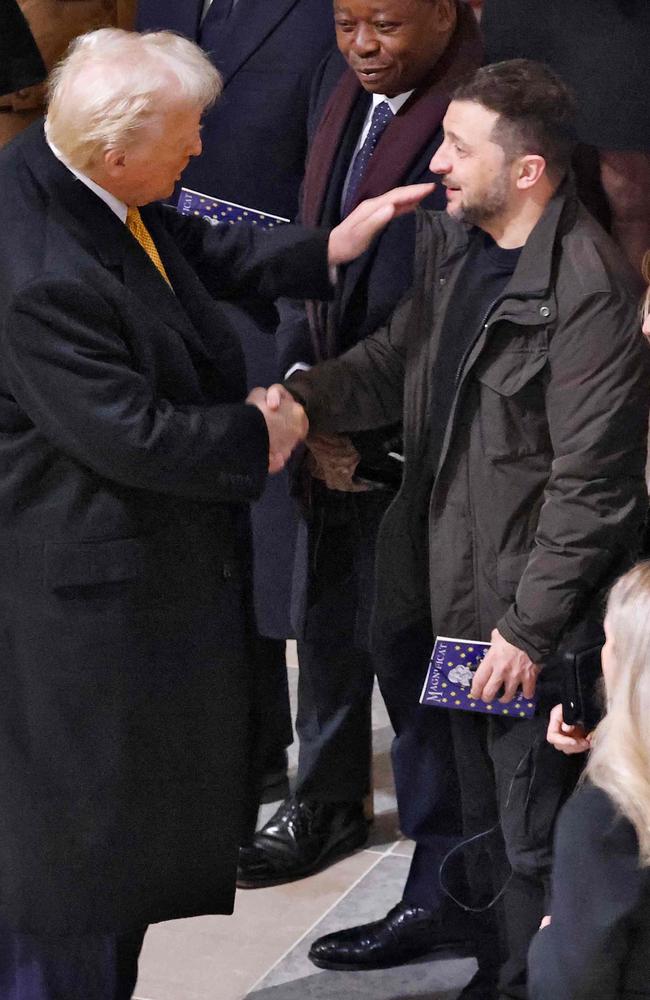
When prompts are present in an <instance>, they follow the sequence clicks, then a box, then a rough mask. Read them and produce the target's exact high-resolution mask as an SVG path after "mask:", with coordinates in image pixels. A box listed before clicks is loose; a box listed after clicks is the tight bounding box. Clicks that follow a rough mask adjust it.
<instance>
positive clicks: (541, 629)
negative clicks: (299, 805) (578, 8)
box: [288, 60, 648, 1000]
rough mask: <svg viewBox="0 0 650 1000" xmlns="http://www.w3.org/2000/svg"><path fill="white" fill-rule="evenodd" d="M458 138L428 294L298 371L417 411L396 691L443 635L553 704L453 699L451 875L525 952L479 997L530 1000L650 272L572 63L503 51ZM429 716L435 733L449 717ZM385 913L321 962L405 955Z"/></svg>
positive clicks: (400, 560) (622, 502) (367, 421)
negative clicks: (564, 743) (589, 124)
mask: <svg viewBox="0 0 650 1000" xmlns="http://www.w3.org/2000/svg"><path fill="white" fill-rule="evenodd" d="M444 130H445V139H444V142H443V144H442V146H441V147H440V149H439V150H438V151H437V153H436V154H435V155H434V157H433V159H432V161H431V170H432V172H434V173H437V174H440V175H441V176H442V178H443V183H444V185H445V187H446V189H447V209H446V212H442V213H435V212H429V211H422V212H419V218H418V235H417V243H416V252H415V278H414V284H413V286H412V290H411V294H410V296H409V297H408V298H407V299H405V300H404V301H403V302H402V304H401V305H400V306H399V307H398V309H397V310H396V311H395V312H394V314H393V316H392V317H391V319H390V320H389V322H388V324H387V325H386V326H385V327H383V328H382V329H380V330H379V331H378V332H376V333H375V334H373V335H372V336H370V337H367V338H366V339H365V340H363V341H362V342H360V343H359V344H357V345H356V346H355V347H353V348H352V349H351V350H350V351H348V352H347V353H346V354H344V355H342V356H341V357H340V358H338V359H336V360H332V361H327V362H325V363H324V364H323V365H320V366H317V367H315V368H313V369H312V370H311V371H309V372H301V373H296V374H294V375H293V376H292V378H291V379H290V380H289V382H288V386H289V388H290V389H291V392H292V393H293V394H294V395H295V396H296V398H298V399H299V400H301V401H302V402H303V403H304V405H305V406H306V410H307V413H308V416H309V420H310V432H311V433H319V432H327V433H355V432H359V431H362V430H367V429H370V428H373V427H377V426H383V425H385V424H386V423H387V422H389V421H390V420H398V419H399V418H400V417H401V418H402V420H403V427H404V456H405V469H404V477H403V481H402V485H401V488H400V490H399V492H398V494H397V496H396V498H395V500H394V501H393V503H392V505H391V506H390V508H389V510H388V512H387V514H386V516H385V518H384V520H383V522H382V526H381V530H380V534H379V540H378V547H377V567H376V578H377V596H376V603H375V609H374V621H373V634H374V642H375V646H376V647H377V648H380V649H381V648H387V647H388V648H389V649H392V651H393V655H395V656H397V655H398V654H399V653H401V654H402V656H403V659H402V668H403V669H402V671H401V673H400V675H399V676H397V677H396V678H395V688H396V690H397V689H399V690H400V691H401V692H402V697H403V698H404V699H405V700H408V699H409V698H410V699H412V700H414V701H415V702H417V699H418V696H419V693H420V687H421V684H422V681H423V678H424V675H425V670H426V664H427V659H428V654H429V652H430V649H431V642H432V639H433V636H435V635H438V634H441V635H446V636H455V637H459V638H465V639H473V640H482V641H488V640H489V641H491V643H492V645H491V648H490V650H489V652H488V653H487V655H486V657H485V659H484V660H483V662H482V664H481V666H480V667H479V669H478V670H477V672H476V674H475V677H474V682H473V686H472V689H471V695H472V697H473V698H475V699H476V700H479V699H480V700H482V701H483V702H485V703H486V705H487V703H490V702H492V701H494V700H496V699H499V698H501V699H502V700H504V701H505V700H509V699H511V698H512V697H513V696H514V694H515V692H517V691H518V690H519V689H521V691H522V692H523V695H524V696H525V697H527V698H530V697H531V696H532V695H533V694H534V693H536V694H537V696H538V705H539V708H538V712H537V714H536V715H535V716H534V717H533V718H532V719H511V718H506V717H505V715H504V710H503V709H498V708H497V710H496V711H494V712H493V715H492V717H490V715H489V713H487V712H484V713H483V714H478V713H474V712H464V711H452V712H450V713H449V721H450V723H451V731H452V738H453V742H454V749H455V754H456V760H457V765H458V771H459V779H460V791H461V801H462V808H463V820H464V834H465V836H466V838H467V840H466V843H465V845H464V848H463V850H462V851H461V850H458V851H455V852H454V851H452V852H450V854H451V856H450V858H449V861H448V862H444V863H443V865H442V869H443V872H442V875H441V882H442V883H443V885H444V884H446V885H449V878H448V877H445V869H449V868H450V867H451V862H452V860H453V858H454V856H455V857H456V859H457V860H458V858H459V857H460V856H461V855H462V856H463V857H464V859H465V861H466V862H467V864H466V869H467V879H468V882H469V890H470V891H469V892H466V893H465V894H464V896H458V894H456V896H457V899H458V900H459V901H460V903H462V904H463V905H465V906H467V905H470V906H475V907H476V908H477V909H479V910H482V911H483V912H484V913H485V914H495V916H496V925H497V929H498V931H499V934H500V938H501V940H502V943H503V948H504V951H505V955H504V957H505V964H504V965H503V966H502V968H501V972H500V975H499V976H497V974H496V958H497V951H498V949H496V948H495V949H494V950H493V953H492V955H490V954H489V953H486V952H485V950H483V951H482V952H481V953H480V955H479V971H478V973H477V975H476V977H475V979H474V981H473V983H472V984H471V985H469V986H468V987H466V990H465V992H464V993H463V994H462V995H463V996H464V997H468V996H471V997H477V998H478V997H480V998H481V1000H488V998H496V997H499V998H506V997H508V998H516V1000H524V998H526V996H527V989H526V952H527V948H528V944H529V943H530V939H531V938H532V935H533V933H534V932H535V930H536V929H537V927H538V926H539V922H540V920H541V917H542V916H543V914H544V912H546V911H545V907H546V896H547V893H548V885H549V876H550V869H551V845H552V833H553V827H554V822H555V818H556V815H557V813H558V810H559V808H560V806H561V805H562V803H563V801H564V800H565V798H566V797H567V796H568V794H569V793H570V791H571V789H572V787H573V785H574V782H575V780H576V776H577V774H576V765H575V763H574V762H573V761H572V760H571V759H570V758H567V757H564V756H563V755H561V754H558V753H557V752H555V751H554V750H553V749H552V748H551V747H550V746H549V745H548V744H547V743H546V741H545V733H546V726H547V722H548V711H549V708H550V707H551V706H552V705H553V704H554V702H555V701H557V700H558V695H559V691H558V688H559V686H560V684H561V677H562V664H563V660H562V656H561V654H562V653H563V652H564V651H565V650H567V649H568V650H571V649H574V650H575V649H576V648H577V645H578V642H579V641H584V640H585V638H586V637H587V636H588V635H589V636H590V637H591V636H596V635H597V634H598V631H599V629H600V607H601V601H600V595H601V594H602V591H603V588H604V587H606V586H607V585H608V583H609V582H610V580H611V579H612V578H613V576H615V575H616V574H617V573H618V572H619V571H620V570H621V569H622V568H623V567H624V566H625V565H626V564H627V563H628V562H629V561H630V559H631V558H632V557H633V556H634V553H635V549H636V547H637V545H638V536H639V529H640V526H641V523H642V520H643V516H644V511H645V507H646V489H645V482H644V460H645V450H646V449H645V437H646V429H647V409H648V404H647V398H648V393H647V378H648V366H647V358H646V356H645V350H646V349H645V346H644V345H643V343H642V342H641V337H640V336H639V333H638V327H639V322H638V305H637V301H636V296H635V294H634V291H633V287H634V276H633V275H632V273H631V271H630V269H629V267H628V265H627V264H626V263H625V261H624V259H623V255H622V254H621V253H620V251H619V250H618V249H617V248H616V247H615V246H614V244H613V243H612V242H611V240H610V239H609V237H608V236H607V235H606V234H605V233H604V232H603V231H602V230H601V229H600V227H599V226H598V224H597V223H596V222H594V220H593V219H592V218H591V217H590V216H589V215H588V213H587V212H586V211H585V210H584V209H583V207H582V206H581V205H580V203H579V201H578V200H577V198H576V195H575V191H574V188H573V183H572V179H571V177H570V172H569V164H570V158H571V153H572V147H573V141H572V101H571V96H570V94H569V93H568V92H567V90H566V88H565V86H564V85H563V84H562V83H561V81H560V80H559V78H558V77H556V76H555V75H554V74H553V72H552V71H551V70H549V69H548V68H546V67H544V66H542V65H541V64H537V63H534V62H530V61H527V60H514V61H512V62H507V63H500V64H494V65H492V66H488V67H485V68H483V69H481V70H479V72H478V73H477V74H476V76H475V77H474V78H473V80H472V81H470V82H469V83H467V84H465V85H463V86H461V87H460V88H459V89H457V90H456V92H455V95H454V99H453V100H452V103H451V105H450V107H449V110H448V111H447V114H446V116H445V120H444ZM337 471H338V474H339V476H341V475H342V474H343V471H344V468H343V463H341V462H339V463H338V468H337ZM353 471H354V465H353V463H350V464H349V466H348V469H347V472H348V475H350V477H351V476H352V474H353ZM418 650H419V652H418ZM496 704H497V702H496V701H495V705H496ZM427 711H429V712H430V715H431V731H432V732H434V731H435V727H436V714H437V713H438V712H440V711H442V710H441V709H435V708H431V709H427ZM424 737H425V731H424V730H423V731H422V733H421V738H424ZM398 738H399V736H398ZM422 787H423V788H425V787H426V776H425V775H423V776H422ZM503 846H505V852H506V854H507V863H506V861H505V859H504V858H503V855H502V850H503ZM497 900H499V902H498V903H497V905H496V906H494V905H492V906H491V904H492V903H493V902H496V901H497ZM490 906H491V908H488V907H490ZM481 923H482V924H483V930H484V931H485V932H486V933H488V934H489V933H490V926H489V924H488V920H487V919H484V920H482V921H481ZM384 925H385V921H383V922H382V921H379V922H377V923H375V924H366V925H363V926H362V927H356V928H352V929H350V930H346V931H341V932H338V933H334V934H331V935H328V936H326V937H324V938H321V939H320V940H318V941H316V942H315V943H314V945H313V946H312V949H311V952H310V955H311V957H312V959H313V961H314V962H315V963H316V964H317V965H320V966H325V967H329V968H331V967H335V968H359V967H361V965H360V963H359V961H358V956H359V954H360V952H362V951H363V952H364V954H365V955H366V956H367V955H369V953H370V951H371V949H370V948H369V945H368V942H374V944H375V947H376V954H377V957H378V958H381V957H382V956H381V944H382V940H383V943H384V946H385V943H386V941H387V940H388V939H389V938H390V937H391V936H392V937H393V938H399V936H400V933H401V928H400V926H399V925H398V926H394V927H392V928H391V929H390V931H391V933H390V934H389V933H388V930H387V928H386V927H385V926H384ZM382 928H383V929H382ZM384 957H385V956H384ZM378 964H379V963H378ZM384 964H386V963H385V962H384ZM369 966H370V963H369V962H367V963H366V965H365V966H364V967H369ZM497 979H498V982H497Z"/></svg>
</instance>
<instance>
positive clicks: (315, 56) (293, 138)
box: [137, 0, 334, 219]
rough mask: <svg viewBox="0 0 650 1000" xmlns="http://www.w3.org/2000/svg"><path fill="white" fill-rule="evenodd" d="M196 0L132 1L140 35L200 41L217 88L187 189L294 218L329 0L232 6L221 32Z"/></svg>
mask: <svg viewBox="0 0 650 1000" xmlns="http://www.w3.org/2000/svg"><path fill="white" fill-rule="evenodd" d="M202 9H203V0H139V6H138V19H137V24H138V27H139V28H140V29H143V28H147V29H151V28H170V29H172V30H175V31H180V32H181V33H182V34H184V35H186V37H188V38H191V39H192V41H196V42H198V43H199V44H200V45H201V47H202V48H203V49H205V51H206V52H208V53H209V55H210V58H211V60H212V62H213V63H214V65H215V66H216V67H217V69H218V70H219V71H220V72H221V74H222V76H223V81H224V93H223V96H222V97H221V98H220V100H219V101H218V102H217V104H216V105H215V107H214V108H213V109H212V110H211V111H210V112H209V113H208V115H207V116H206V118H205V122H204V128H203V133H202V137H201V138H202V141H203V155H202V156H201V157H200V158H199V159H196V160H193V161H192V162H191V163H190V164H189V166H188V167H187V169H186V170H185V172H184V174H183V179H182V183H183V184H184V185H185V187H190V188H193V189H194V190H197V191H205V192H206V193H208V194H212V195H215V196H216V197H220V198H225V199H226V200H228V201H234V202H237V203H238V204H243V205H250V206H251V207H253V208H259V209H261V210H262V211H267V212H272V213H273V214H274V215H281V216H284V217H285V218H290V219H294V218H295V216H296V212H297V209H298V190H299V187H300V183H301V181H302V175H303V171H304V163H305V155H306V151H307V127H306V123H307V107H308V102H309V92H310V87H311V82H312V77H313V74H314V70H315V69H316V67H317V66H318V64H319V62H320V60H321V59H322V58H323V56H324V55H325V53H326V52H327V51H328V50H329V49H330V48H331V47H332V45H333V44H334V19H333V16H332V0H238V2H237V4H236V6H235V9H234V12H233V14H232V15H231V17H230V18H229V19H228V21H227V22H226V24H225V25H222V26H220V25H218V24H215V23H214V19H213V17H212V16H211V13H210V11H208V14H207V16H206V19H205V21H204V23H203V25H202V26H200V25H199V17H200V13H201V11H202Z"/></svg>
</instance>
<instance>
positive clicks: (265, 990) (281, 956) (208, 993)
mask: <svg viewBox="0 0 650 1000" xmlns="http://www.w3.org/2000/svg"><path fill="white" fill-rule="evenodd" d="M289 661H290V670H289V679H290V686H291V691H292V696H294V697H295V689H296V679H297V666H296V663H295V653H294V651H293V649H290V651H289ZM373 727H374V744H373V745H374V786H375V816H376V818H375V822H374V824H373V828H372V833H371V836H370V839H369V842H368V844H367V846H366V848H365V849H364V850H362V851H358V852H357V853H356V854H353V855H352V856H351V857H348V858H345V859H344V860H343V861H341V862H339V864H337V865H334V866H333V867H332V868H329V869H328V870H327V871H325V872H321V873H320V874H319V875H315V876H313V877H312V878H309V879H304V880H303V881H301V882H296V883H294V884H293V885H284V886H275V887H273V888H270V889H257V890H249V891H247V892H246V891H240V892H239V893H238V894H237V900H236V905H235V913H234V915H233V916H232V917H196V918H194V919H192V920H176V921H170V922H169V923H165V924H156V925H155V926H153V927H152V928H150V930H149V932H148V934H147V937H146V939H145V943H144V949H143V952H142V955H141V959H140V977H139V979H138V985H137V988H136V992H135V998H134V1000H243V998H248V1000H348V998H349V1000H455V998H456V997H457V995H458V992H459V990H460V989H461V988H462V986H463V985H464V984H465V983H466V982H467V980H468V979H470V978H471V976H472V974H473V972H474V970H475V967H476V966H475V963H474V960H473V959H457V958H453V957H449V958H444V957H443V958H440V957H439V958H437V960H436V961H418V962H412V963H410V964H409V965H407V966H402V967H401V968H396V969H385V970H381V971H377V972H361V973H359V972H356V973H354V972H325V971H322V970H318V969H316V968H315V967H314V966H313V965H312V964H311V962H309V961H308V959H307V950H308V948H309V944H310V942H311V941H313V940H314V938H316V937H318V936H320V935H321V934H326V933H328V932H329V931H332V930H337V929H339V928H341V927H346V926H350V925H352V924H356V923H360V922H363V921H365V920H371V919H375V918H376V917H379V916H382V915H383V914H384V913H385V912H386V911H387V910H388V909H389V908H390V907H391V906H392V905H393V904H394V903H396V902H397V900H398V899H399V898H400V896H401V891H402V887H403V885H404V880H405V877H406V872H407V869H408V865H409V858H410V854H411V851H412V844H411V843H410V842H409V841H406V840H404V839H403V838H402V837H400V834H399V830H398V828H397V815H396V811H395V796H394V790H393V785H392V777H391V770H390V760H389V747H390V740H391V729H390V725H389V722H388V718H387V716H386V711H385V708H384V706H383V703H382V701H381V698H380V696H379V694H378V693H377V692H375V698H374V710H373ZM295 763H296V749H295V747H294V748H292V753H291V764H292V767H295ZM274 808H275V807H274V806H273V805H270V806H265V807H264V810H263V813H262V815H261V817H260V819H261V821H263V820H264V819H265V818H266V817H267V816H268V815H269V814H270V813H271V812H272V811H273V809H274Z"/></svg>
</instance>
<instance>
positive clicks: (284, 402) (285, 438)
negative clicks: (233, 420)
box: [246, 385, 309, 473]
mask: <svg viewBox="0 0 650 1000" xmlns="http://www.w3.org/2000/svg"><path fill="white" fill-rule="evenodd" d="M246 402H247V403H250V404H251V405H252V406H256V407H257V408H258V410H260V411H261V413H262V416H263V417H264V420H265V421H266V429H267V431H268V435H269V472H270V473H274V472H280V470H281V469H283V468H284V466H285V465H286V463H287V462H288V460H289V456H290V455H291V452H292V451H293V450H294V448H295V447H296V445H298V444H299V443H300V442H301V441H304V440H305V438H306V437H307V432H308V430H309V421H308V420H307V414H306V413H305V411H304V409H303V407H302V406H301V405H300V403H297V402H296V400H295V399H294V398H293V396H292V395H291V393H290V392H288V391H287V389H285V388H284V386H282V385H272V386H271V387H270V389H262V388H259V387H257V388H255V389H252V390H251V391H250V392H249V394H248V396H247V398H246Z"/></svg>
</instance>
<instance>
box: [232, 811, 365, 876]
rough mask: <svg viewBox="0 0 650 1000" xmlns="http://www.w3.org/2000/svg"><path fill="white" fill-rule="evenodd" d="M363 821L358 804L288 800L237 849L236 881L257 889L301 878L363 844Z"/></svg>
mask: <svg viewBox="0 0 650 1000" xmlns="http://www.w3.org/2000/svg"><path fill="white" fill-rule="evenodd" d="M367 838H368V823H367V820H366V819H365V817H364V814H363V804H362V803H361V802H315V801H314V800H313V799H306V798H305V799H297V798H290V799H287V800H286V801H285V802H283V803H282V805H281V806H280V808H279V809H278V810H277V812H276V813H275V814H274V815H273V816H272V817H271V819H270V820H269V821H268V823H267V824H266V825H265V826H263V827H262V829H261V830H259V831H258V833H256V834H255V836H254V837H253V841H252V843H251V844H249V845H247V846H246V847H242V848H240V851H239V867H238V869H237V885H238V887H239V888H240V889H261V888H262V887H263V886H268V885H281V884H282V883H283V882H294V881H296V879H300V878H306V877H307V876H308V875H313V874H314V873H315V872H318V871H321V870H322V869H323V868H327V866H328V865H331V864H332V863H333V862H334V861H337V860H338V859H339V858H342V857H344V856H345V855H346V854H350V853H351V852H352V851H354V850H355V849H356V848H357V847H361V846H362V845H363V844H365V842H366V840H367Z"/></svg>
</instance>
